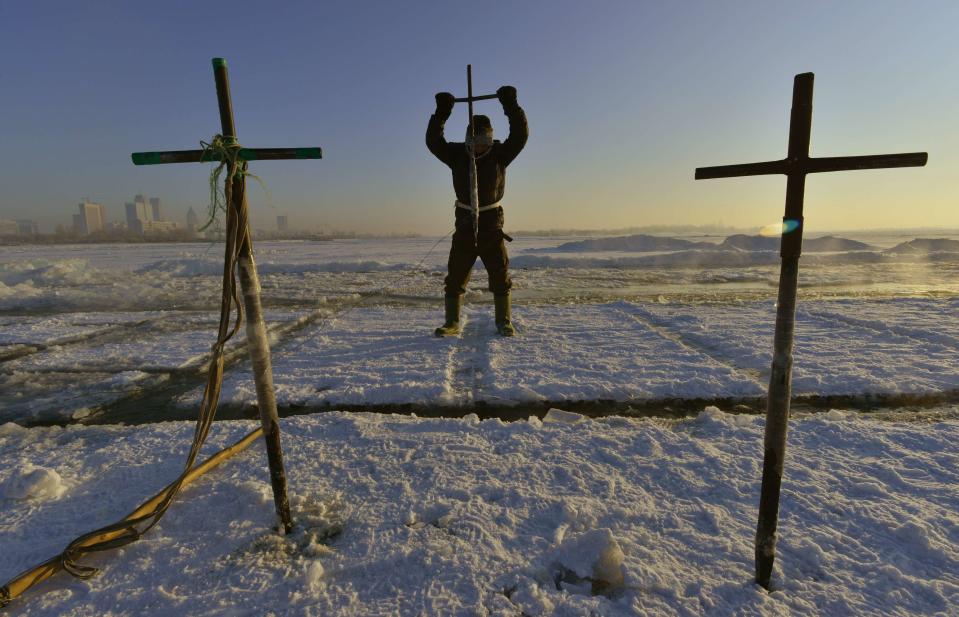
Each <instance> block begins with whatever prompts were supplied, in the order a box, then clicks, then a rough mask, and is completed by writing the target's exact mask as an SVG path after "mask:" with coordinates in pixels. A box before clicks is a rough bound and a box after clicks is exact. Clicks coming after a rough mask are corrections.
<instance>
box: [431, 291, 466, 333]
mask: <svg viewBox="0 0 959 617" xmlns="http://www.w3.org/2000/svg"><path fill="white" fill-rule="evenodd" d="M462 306H463V296H446V322H445V323H444V324H443V325H442V326H440V327H439V328H437V329H436V330H435V331H434V332H433V334H435V335H436V336H439V337H443V336H456V335H457V334H459V333H460V308H461V307H462Z"/></svg>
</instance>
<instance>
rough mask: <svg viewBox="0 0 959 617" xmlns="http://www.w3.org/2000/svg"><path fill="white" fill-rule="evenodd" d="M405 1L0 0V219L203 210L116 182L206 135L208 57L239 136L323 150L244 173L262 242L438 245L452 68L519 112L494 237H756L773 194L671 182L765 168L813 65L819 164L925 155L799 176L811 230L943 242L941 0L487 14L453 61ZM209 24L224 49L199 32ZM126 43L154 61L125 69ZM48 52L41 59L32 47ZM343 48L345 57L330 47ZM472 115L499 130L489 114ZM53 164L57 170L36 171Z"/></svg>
mask: <svg viewBox="0 0 959 617" xmlns="http://www.w3.org/2000/svg"><path fill="white" fill-rule="evenodd" d="M423 6H427V5H422V4H410V5H404V6H395V5H392V4H387V3H374V4H370V5H363V6H356V5H322V6H320V5H313V4H307V3H291V4H288V5H285V6H284V7H283V8H282V9H277V8H276V7H265V6H260V5H257V4H255V3H247V2H241V3H240V4H239V5H238V10H236V11H231V12H229V13H228V14H227V15H225V16H223V15H220V13H219V11H217V10H216V9H215V8H214V7H206V6H202V5H196V4H195V3H186V2H171V3H164V4H163V5H162V6H149V7H148V6H146V5H141V6H133V5H127V4H125V3H109V4H106V5H97V6H91V7H78V6H75V5H72V4H70V3H65V2H63V3H61V2H41V3H35V4H33V3H32V4H22V5H16V6H14V5H11V4H5V5H4V6H3V7H2V8H0V17H2V18H3V19H2V20H0V23H2V25H0V31H2V32H3V34H4V37H0V50H2V51H4V52H6V53H4V54H3V57H5V58H6V60H5V63H6V64H5V78H6V80H7V82H8V87H7V88H5V89H4V90H3V92H2V93H0V104H2V105H3V108H4V109H5V110H6V111H7V113H8V114H10V115H11V117H13V118H15V119H16V122H14V123H12V124H11V126H10V127H9V128H8V130H7V134H6V135H5V145H6V146H7V147H6V148H4V149H3V151H2V152H0V186H2V187H3V189H2V191H0V219H10V220H17V219H23V218H32V219H35V220H37V221H38V222H39V223H40V226H41V228H46V229H52V228H53V227H54V225H56V224H57V223H61V224H68V221H64V220H63V218H64V214H63V212H65V211H66V210H67V209H69V208H72V207H74V206H73V205H71V204H75V203H76V201H77V200H76V195H89V196H90V197H91V199H93V200H95V201H97V202H99V203H102V204H105V205H106V206H107V211H108V213H109V212H118V211H119V209H120V208H123V207H124V206H123V204H124V203H125V202H126V200H127V199H129V198H128V197H127V196H129V195H132V194H137V193H142V194H151V195H162V196H163V199H164V208H165V209H167V210H168V214H167V217H168V218H171V219H175V220H177V221H181V222H182V221H183V220H184V216H185V213H186V212H187V209H188V208H189V207H193V208H194V209H195V211H196V212H197V213H198V214H199V215H200V217H201V218H203V216H204V214H205V210H206V203H207V201H208V188H209V187H208V184H207V180H208V178H207V176H208V173H209V168H208V167H206V166H199V165H179V166H164V167H165V168H162V169H161V168H152V169H149V170H145V169H138V168H134V167H133V166H132V164H131V163H130V160H129V154H130V153H131V152H133V151H142V150H159V149H186V148H195V147H197V145H198V142H199V140H200V139H209V138H210V136H211V135H212V133H213V132H214V131H215V130H216V129H217V128H218V121H217V117H216V113H217V112H216V104H215V96H214V92H213V83H212V76H211V73H210V66H209V60H210V58H211V57H214V56H224V57H226V58H227V60H228V62H229V65H230V70H231V80H232V84H233V96H234V104H235V107H236V116H237V124H238V129H239V135H240V140H241V143H244V144H248V145H251V146H264V147H268V146H275V145H278V144H279V145H302V146H308V145H309V146H312V145H318V146H321V147H323V149H324V159H323V160H320V161H300V162H284V163H282V164H281V163H270V162H256V163H254V164H253V165H252V166H251V168H252V171H253V173H255V174H257V175H258V176H260V177H261V178H262V179H263V181H264V183H265V185H266V189H267V190H266V191H264V190H263V188H261V187H260V186H259V185H257V183H255V182H252V183H250V187H251V192H250V203H251V211H252V214H251V216H252V221H253V223H254V225H255V226H258V227H261V228H269V227H272V226H274V225H275V220H276V217H277V216H278V215H287V216H289V217H290V220H296V222H297V225H298V226H300V227H308V228H314V227H315V228H336V229H356V230H358V231H361V232H373V233H388V232H400V233H406V232H415V233H420V234H424V235H430V234H440V233H443V232H444V231H446V230H448V229H449V227H451V224H452V192H451V190H450V186H449V174H448V170H446V169H445V168H444V167H443V166H442V165H440V164H438V163H437V162H436V161H435V160H434V159H432V157H431V156H430V155H429V153H428V152H427V151H426V148H425V146H424V144H423V133H424V131H425V127H426V121H427V119H428V117H429V115H430V113H432V111H433V94H434V93H435V92H437V91H441V90H450V91H452V92H454V93H455V94H456V95H457V96H462V95H463V94H464V90H465V65H466V64H467V63H472V64H473V69H474V81H475V86H476V89H477V91H479V92H481V93H486V92H492V91H494V90H495V89H496V88H497V87H498V86H500V85H503V84H504V83H510V84H513V85H515V86H516V87H517V89H518V92H519V102H520V104H521V105H523V106H524V108H525V109H526V111H527V115H528V117H529V122H530V128H531V137H530V141H529V144H528V146H527V148H526V150H525V151H524V152H523V153H522V154H521V155H520V157H519V158H518V159H517V160H516V162H515V163H514V164H513V166H511V168H510V170H509V180H508V184H507V194H506V199H505V202H504V206H505V208H506V216H507V227H508V228H511V229H547V228H610V229H612V228H624V227H641V226H646V225H670V224H673V225H702V224H706V223H713V222H717V221H718V222H721V223H723V224H725V225H728V226H734V227H740V228H758V227H762V226H764V225H766V224H768V223H771V222H774V221H776V220H777V219H778V218H779V217H780V216H781V213H782V190H783V186H784V180H783V179H782V178H763V179H752V180H728V181H723V182H717V183H709V184H708V185H707V184H706V183H696V182H694V181H693V179H692V172H693V169H694V168H695V167H697V166H704V165H714V164H723V163H736V162H747V161H753V160H763V159H771V158H778V157H781V156H782V155H783V153H784V152H785V146H786V140H787V137H788V135H787V127H788V114H789V97H790V88H791V82H792V77H793V75H794V74H796V73H800V72H805V71H813V72H815V73H816V94H815V112H814V115H813V130H812V135H813V139H812V141H813V153H814V154H815V155H836V156H840V155H846V154H859V153H882V152H899V151H915V150H922V151H928V152H929V164H928V166H927V167H926V168H923V169H921V170H910V171H908V172H884V171H865V172H858V173H851V174H844V175H843V177H831V178H827V177H816V178H815V179H812V180H810V182H809V185H808V192H807V225H808V229H809V230H810V231H814V230H838V229H875V228H898V227H946V228H949V227H952V228H955V227H959V215H957V214H956V212H955V207H954V204H955V202H956V197H957V190H959V189H957V188H956V187H955V186H954V184H955V183H954V181H953V179H952V177H951V169H953V168H955V167H956V166H957V165H959V120H957V119H956V117H955V114H954V113H953V112H952V111H951V110H952V107H953V103H954V101H955V100H957V98H959V84H957V83H956V81H955V80H954V79H952V77H951V76H952V75H954V74H955V72H956V69H959V58H957V55H956V54H954V53H952V49H953V43H952V40H953V34H952V31H951V30H952V29H951V26H950V24H952V23H955V21H956V18H957V17H959V5H956V4H954V3H947V2H929V3H923V4H922V5H916V6H914V5H904V4H901V3H894V2H875V3H874V2H868V3H867V2H858V1H857V2H849V3H843V4H842V5H838V6H837V5H834V4H831V3H821V2H813V3H805V4H803V5H802V6H798V5H797V6H793V5H788V4H780V3H762V4H758V3H757V4H742V5H735V6H721V5H715V4H712V3H696V4H692V5H683V6H678V5H677V6H672V5H652V4H649V5H647V4H623V5H615V6H612V5H610V6H606V7H603V8H602V10H599V9H597V7H595V6H593V5H585V4H581V3H567V2H557V3H542V2H531V3H523V4H522V5H518V6H517V5H513V4H507V3H495V2H494V3H491V4H489V5H488V9H487V10H486V11H485V12H484V13H485V15H484V17H483V19H481V20H479V21H478V22H476V23H475V28H476V37H477V40H478V41H479V42H478V43H477V45H476V46H475V48H474V46H463V47H462V48H458V47H455V46H453V47H450V45H449V44H448V41H449V36H448V35H451V33H452V32H454V31H456V29H457V28H454V27H453V25H456V24H458V25H462V24H467V23H471V21H470V14H469V12H468V11H467V10H466V9H465V8H464V7H461V6H455V5H428V6H429V7H430V8H429V10H426V11H424V10H417V9H419V8H421V7H423ZM51 7H55V8H56V10H50V9H51ZM211 19H217V20H224V21H223V23H224V26H225V27H227V28H228V29H229V30H230V31H231V32H234V33H235V36H234V37H231V40H228V41H223V40H216V41H211V40H210V38H209V36H208V32H207V29H206V27H205V26H204V24H207V23H209V21H210V20H211ZM457 27H459V26H457ZM143 29H148V30H149V31H151V32H152V33H153V35H152V37H151V45H150V46H149V47H142V46H141V47H139V48H138V53H137V54H132V55H131V54H125V53H122V50H124V49H127V48H129V47H130V45H132V44H133V42H134V41H135V39H136V36H135V33H137V32H141V31H143ZM356 32H360V33H362V41H360V42H358V41H357V40H355V38H356V37H355V33H356ZM435 32H442V33H445V34H444V35H443V36H435V35H434V34H433V33H435ZM51 38H54V39H57V40H59V41H61V43H62V45H61V46H59V47H58V48H57V49H52V48H50V46H47V45H45V44H44V43H43V42H44V41H47V40H50V39H51ZM317 40H320V41H323V43H322V44H320V45H317V44H316V43H315V41H317ZM268 41H269V43H268ZM492 41H495V42H496V44H495V45H494V44H491V42H492ZM359 43H362V44H359ZM571 43H572V44H571ZM62 48H70V49H71V54H69V56H64V55H63V54H62V53H61V52H60V51H59V49H62ZM346 49H349V50H351V54H350V55H349V58H348V61H344V60H340V59H337V58H335V57H334V52H337V51H342V50H346ZM397 49H402V50H403V53H396V50H397ZM18 58H30V61H29V62H26V61H19V60H14V59H18ZM38 63H39V64H42V65H43V66H44V70H45V72H46V77H45V78H44V79H42V80H39V79H35V78H34V75H35V72H34V70H33V68H32V67H33V66H34V65H36V64H38ZM68 91H82V92H84V96H81V97H74V96H66V95H65V93H66V92H68ZM479 105H480V106H481V107H480V108H479V111H480V112H481V113H487V114H488V115H490V117H491V118H492V121H493V125H494V129H495V130H496V134H497V137H498V138H504V137H505V134H504V133H505V119H504V118H503V115H502V112H501V110H500V109H499V108H498V104H497V103H496V102H495V101H493V102H484V103H480V104H479ZM463 107H464V106H463V105H457V107H456V108H455V109H454V112H453V116H452V118H451V120H450V122H449V124H448V126H447V137H448V138H449V139H451V140H453V139H455V140H459V139H461V135H462V132H463V127H464V126H465V110H464V109H463ZM54 150H55V151H57V152H58V153H60V154H62V155H63V156H65V157H67V158H68V159H69V164H66V165H61V166H59V167H58V168H57V169H56V173H51V168H50V164H49V163H48V162H47V160H48V153H49V152H50V151H54Z"/></svg>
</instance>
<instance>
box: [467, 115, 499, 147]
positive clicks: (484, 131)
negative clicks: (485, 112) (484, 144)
mask: <svg viewBox="0 0 959 617" xmlns="http://www.w3.org/2000/svg"><path fill="white" fill-rule="evenodd" d="M473 132H474V133H475V134H476V137H477V140H482V139H483V136H484V135H485V136H486V138H487V139H488V140H489V141H490V143H492V141H493V125H492V124H491V123H490V121H489V116H473ZM469 137H470V127H469V125H466V139H467V140H469Z"/></svg>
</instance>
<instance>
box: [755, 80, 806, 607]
mask: <svg viewBox="0 0 959 617" xmlns="http://www.w3.org/2000/svg"><path fill="white" fill-rule="evenodd" d="M812 92H813V75H812V73H804V74H801V75H796V78H795V81H794V82H793V103H792V113H791V117H790V123H789V154H788V158H787V161H788V164H789V165H790V168H791V170H790V171H789V173H788V176H787V178H788V179H787V184H786V214H785V216H784V217H783V221H794V222H795V224H798V226H797V227H796V228H795V229H794V230H793V231H787V230H788V229H789V228H788V227H787V226H785V225H784V226H783V236H782V241H781V245H780V247H781V248H780V255H781V257H782V266H781V270H780V274H779V300H778V303H777V306H776V334H775V337H774V341H773V361H772V370H771V372H770V376H769V399H768V402H767V406H766V434H765V438H764V444H763V450H764V453H763V480H762V489H761V493H760V498H759V522H758V524H757V526H756V545H755V549H756V582H757V583H758V584H759V585H762V586H763V587H765V588H766V589H769V582H770V578H771V577H772V571H773V563H774V561H775V559H776V527H777V525H778V520H779V492H780V487H781V485H782V476H783V460H784V458H785V455H786V430H787V427H788V421H789V403H790V397H791V395H792V363H793V359H792V350H793V332H794V330H795V323H796V288H797V286H798V282H799V255H800V253H801V252H802V232H803V193H804V190H805V185H806V163H807V161H808V159H809V134H810V129H811V127H812Z"/></svg>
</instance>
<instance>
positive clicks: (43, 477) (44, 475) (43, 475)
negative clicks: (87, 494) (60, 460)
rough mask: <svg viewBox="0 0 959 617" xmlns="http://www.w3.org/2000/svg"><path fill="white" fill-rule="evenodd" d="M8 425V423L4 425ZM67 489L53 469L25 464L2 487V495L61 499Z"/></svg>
mask: <svg viewBox="0 0 959 617" xmlns="http://www.w3.org/2000/svg"><path fill="white" fill-rule="evenodd" d="M4 426H6V425H4ZM66 491H67V486H66V484H64V482H63V478H61V477H60V474H58V473H57V472H56V471H54V470H53V469H47V468H46V467H33V466H32V465H28V466H25V467H24V468H23V469H20V470H19V471H18V472H15V473H14V475H13V477H11V478H10V479H9V480H7V482H6V483H5V484H4V485H3V487H2V488H0V497H2V498H4V499H36V500H43V501H45V500H50V499H59V498H60V496H61V495H63V494H64V493H65V492H66Z"/></svg>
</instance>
